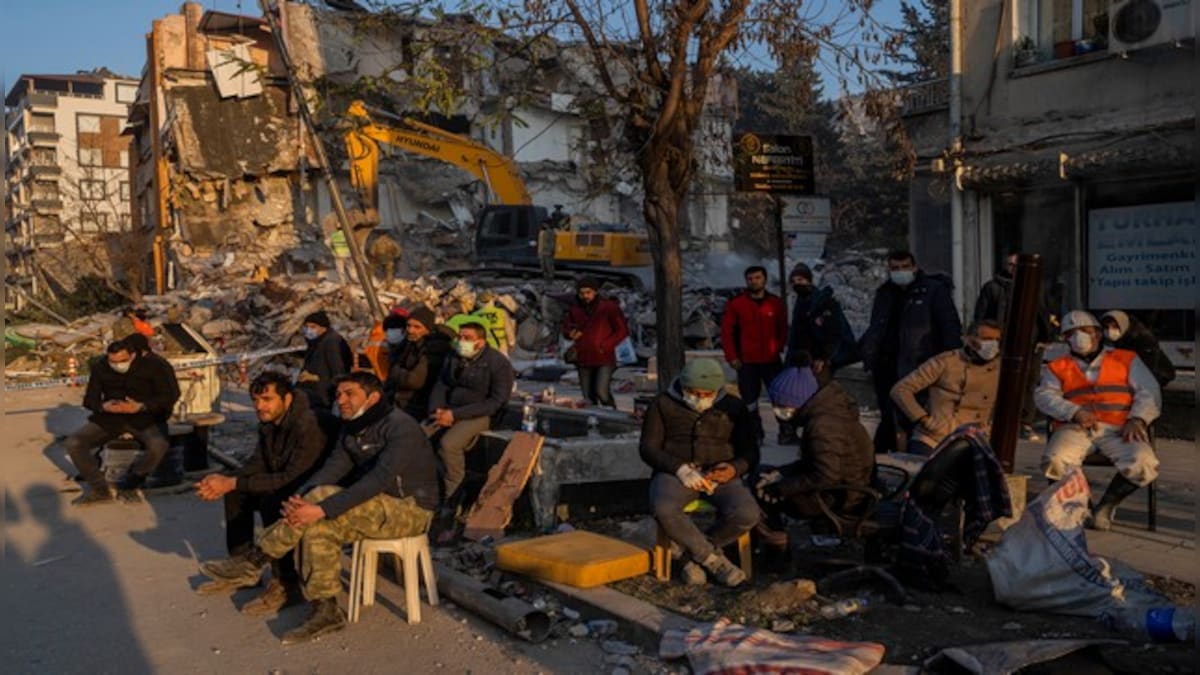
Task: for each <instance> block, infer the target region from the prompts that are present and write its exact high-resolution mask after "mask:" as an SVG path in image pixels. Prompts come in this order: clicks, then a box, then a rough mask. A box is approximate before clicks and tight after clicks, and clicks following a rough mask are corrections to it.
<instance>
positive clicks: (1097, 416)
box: [1034, 310, 1162, 530]
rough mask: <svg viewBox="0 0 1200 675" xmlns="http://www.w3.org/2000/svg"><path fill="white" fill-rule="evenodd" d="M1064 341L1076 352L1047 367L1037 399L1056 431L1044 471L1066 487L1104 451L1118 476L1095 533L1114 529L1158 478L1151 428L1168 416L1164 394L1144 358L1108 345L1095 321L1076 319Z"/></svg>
mask: <svg viewBox="0 0 1200 675" xmlns="http://www.w3.org/2000/svg"><path fill="white" fill-rule="evenodd" d="M1062 336H1063V338H1064V339H1065V340H1066V341H1067V343H1068V344H1069V345H1070V348H1071V351H1070V352H1069V353H1067V354H1064V355H1062V356H1061V357H1059V358H1058V359H1056V360H1054V361H1051V362H1050V363H1048V364H1046V365H1045V367H1044V368H1043V369H1042V380H1041V382H1040V383H1039V384H1038V388H1037V392H1036V393H1035V394H1034V402H1035V403H1037V407H1038V410H1041V411H1042V412H1043V413H1045V414H1046V416H1047V417H1049V418H1050V419H1051V420H1052V422H1051V424H1052V428H1053V429H1054V431H1053V433H1052V434H1051V436H1050V441H1049V443H1047V445H1046V453H1045V455H1043V456H1042V470H1043V471H1044V472H1045V474H1046V477H1047V478H1049V479H1050V480H1058V479H1060V478H1062V477H1063V476H1065V475H1066V474H1067V472H1069V471H1070V470H1071V469H1074V468H1077V467H1079V466H1081V465H1082V464H1083V460H1084V458H1086V457H1087V455H1088V453H1089V452H1092V451H1093V450H1099V451H1100V452H1103V453H1104V455H1105V456H1106V457H1108V458H1109V460H1111V461H1112V463H1113V464H1114V465H1115V466H1116V467H1117V471H1118V473H1117V475H1116V476H1114V477H1113V480H1112V483H1110V484H1109V486H1108V489H1106V490H1105V491H1104V496H1103V497H1101V498H1100V503H1099V504H1098V505H1097V506H1096V508H1095V509H1094V510H1093V512H1092V522H1091V526H1092V527H1093V528H1094V529H1097V530H1108V529H1111V528H1112V517H1113V512H1114V511H1115V510H1116V508H1117V505H1118V504H1120V503H1121V500H1123V499H1125V498H1126V497H1128V496H1129V495H1131V494H1133V492H1134V491H1136V490H1137V489H1138V487H1140V486H1144V485H1149V484H1150V483H1152V482H1154V479H1155V478H1156V477H1158V458H1157V457H1156V456H1155V455H1154V449H1153V448H1152V447H1150V442H1149V427H1150V424H1151V423H1152V422H1154V420H1155V419H1157V418H1158V416H1159V414H1160V412H1161V410H1162V407H1161V406H1162V398H1161V392H1160V391H1159V388H1158V382H1157V381H1156V380H1155V379H1154V374H1153V373H1151V372H1150V369H1149V368H1147V367H1146V364H1144V363H1142V360H1141V359H1140V358H1139V357H1138V355H1137V354H1135V353H1133V352H1131V351H1127V350H1124V349H1116V348H1114V347H1106V346H1104V345H1103V343H1102V342H1101V341H1100V322H1099V321H1096V317H1094V316H1092V315H1091V314H1089V313H1087V312H1084V311H1080V310H1076V311H1073V312H1068V313H1067V315H1066V316H1064V317H1063V321H1062Z"/></svg>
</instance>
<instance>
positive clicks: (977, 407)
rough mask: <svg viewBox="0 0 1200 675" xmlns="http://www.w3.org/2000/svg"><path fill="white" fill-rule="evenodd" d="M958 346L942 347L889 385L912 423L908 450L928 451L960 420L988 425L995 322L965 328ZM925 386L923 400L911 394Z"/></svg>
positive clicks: (995, 373)
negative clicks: (945, 349)
mask: <svg viewBox="0 0 1200 675" xmlns="http://www.w3.org/2000/svg"><path fill="white" fill-rule="evenodd" d="M963 342H964V345H963V348H962V349H956V350H954V351H949V352H942V353H941V354H938V355H937V356H935V357H933V358H932V359H929V360H928V361H926V362H925V363H922V364H921V365H920V366H918V367H917V369H916V370H914V371H912V372H911V373H909V374H908V375H906V376H904V379H902V380H900V381H899V382H897V383H896V386H894V387H892V401H893V402H894V403H895V404H896V409H897V410H899V411H900V414H901V415H904V416H905V417H906V418H908V420H909V421H910V422H912V424H913V432H912V435H911V436H910V437H909V439H908V451H909V452H911V453H914V454H918V455H931V454H933V449H934V448H936V447H937V446H938V444H939V443H941V442H942V439H944V438H945V437H947V436H949V435H950V432H952V431H954V430H955V429H957V428H959V427H960V426H962V425H964V424H976V425H979V426H980V427H981V428H982V429H984V431H987V430H988V429H990V428H991V426H992V409H993V408H995V406H996V389H997V387H998V386H999V384H1000V361H999V359H998V358H997V357H998V356H1000V324H998V323H996V322H995V321H993V320H991V319H984V320H982V321H980V322H978V323H976V324H974V325H972V326H971V328H970V329H969V330H968V331H967V335H966V337H965V338H964V339H963ZM926 391H927V392H928V398H929V406H928V407H925V406H923V405H921V403H920V402H919V401H918V400H917V396H918V395H919V394H920V393H922V392H926Z"/></svg>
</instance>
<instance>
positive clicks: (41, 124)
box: [29, 113, 54, 133]
mask: <svg viewBox="0 0 1200 675" xmlns="http://www.w3.org/2000/svg"><path fill="white" fill-rule="evenodd" d="M29 130H30V131H45V132H48V133H54V115H45V114H41V115H39V114H38V113H33V114H32V115H30V116H29Z"/></svg>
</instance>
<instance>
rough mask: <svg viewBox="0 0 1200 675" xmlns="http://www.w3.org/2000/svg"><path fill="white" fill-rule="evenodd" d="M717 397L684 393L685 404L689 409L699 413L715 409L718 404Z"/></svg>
mask: <svg viewBox="0 0 1200 675" xmlns="http://www.w3.org/2000/svg"><path fill="white" fill-rule="evenodd" d="M716 400H717V397H716V396H696V395H695V394H688V393H684V395H683V402H684V403H687V404H688V407H689V408H691V409H692V410H695V411H696V412H698V413H702V412H704V411H706V410H708V409H709V408H711V407H713V403H714V402H716Z"/></svg>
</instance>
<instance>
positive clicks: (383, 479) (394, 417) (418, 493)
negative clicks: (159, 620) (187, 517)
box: [201, 372, 437, 645]
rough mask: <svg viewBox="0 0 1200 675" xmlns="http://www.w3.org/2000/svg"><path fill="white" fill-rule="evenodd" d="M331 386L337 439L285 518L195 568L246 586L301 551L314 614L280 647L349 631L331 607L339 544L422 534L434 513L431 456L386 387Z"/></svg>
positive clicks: (362, 383)
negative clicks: (238, 552) (235, 552)
mask: <svg viewBox="0 0 1200 675" xmlns="http://www.w3.org/2000/svg"><path fill="white" fill-rule="evenodd" d="M336 387H337V389H336V392H337V394H336V396H337V406H338V413H339V414H340V415H341V418H342V433H341V435H340V436H339V437H338V441H337V444H336V445H335V446H334V449H333V452H332V454H331V455H330V456H329V459H328V460H326V461H325V463H324V464H323V465H321V468H320V469H318V470H317V472H316V473H315V474H313V476H312V477H311V478H309V480H308V481H307V483H306V484H305V486H304V487H302V488H300V490H299V491H298V494H296V495H293V496H292V497H290V498H289V499H288V500H287V502H286V503H285V504H284V507H283V511H284V513H283V515H284V518H283V519H282V520H279V521H277V522H275V523H274V524H273V525H271V526H270V527H268V528H267V529H266V530H265V531H263V533H262V535H260V536H259V539H258V545H257V546H256V547H254V548H252V549H250V550H249V551H248V552H247V553H246V555H245V556H242V557H236V558H229V559H227V560H217V561H213V562H208V563H205V564H204V565H203V566H201V570H202V571H203V572H204V573H205V574H206V575H208V576H209V577H210V578H212V579H213V580H214V581H223V582H225V583H228V584H231V585H236V586H252V585H254V584H257V583H258V582H259V580H260V579H261V578H262V574H263V572H264V571H265V569H266V567H267V565H269V564H270V563H271V562H272V561H273V560H279V559H281V558H283V557H284V556H285V555H286V554H287V553H288V552H289V551H291V550H293V549H295V548H296V547H297V546H299V547H300V578H301V579H302V580H303V583H304V597H305V598H307V599H308V601H309V602H310V603H311V605H312V613H311V614H310V615H309V617H308V620H306V621H305V622H304V624H303V625H301V626H300V627H299V628H296V629H294V630H292V631H289V632H287V633H285V634H284V636H283V638H282V642H283V644H285V645H289V644H296V643H299V642H307V641H309V640H312V639H314V638H316V637H319V636H321V635H325V634H326V633H332V632H334V631H337V630H341V629H342V628H344V627H345V626H346V615H345V614H344V613H343V612H342V610H341V609H340V608H339V607H338V604H337V595H338V593H340V592H341V590H342V570H341V562H342V546H344V545H345V544H349V543H351V542H354V541H358V540H360V539H398V538H402V537H412V536H416V535H419V534H423V533H425V532H427V531H428V530H429V523H430V521H431V520H432V519H433V511H434V509H435V508H437V466H436V462H435V460H434V456H433V448H432V447H430V445H429V441H428V440H426V438H425V434H423V433H421V428H420V426H418V425H417V423H416V421H415V420H413V418H411V417H409V416H408V415H406V414H404V413H402V412H400V411H399V410H396V408H395V406H393V405H392V404H391V401H387V400H384V398H383V383H381V382H380V381H379V378H378V377H375V375H374V374H372V373H368V372H356V373H350V374H347V375H342V376H340V377H338V378H337V381H336ZM300 494H303V495H304V496H303V497H301V496H299V495H300Z"/></svg>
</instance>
